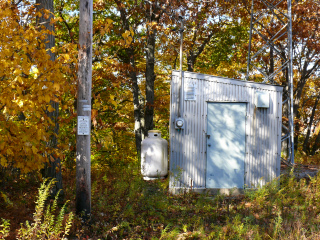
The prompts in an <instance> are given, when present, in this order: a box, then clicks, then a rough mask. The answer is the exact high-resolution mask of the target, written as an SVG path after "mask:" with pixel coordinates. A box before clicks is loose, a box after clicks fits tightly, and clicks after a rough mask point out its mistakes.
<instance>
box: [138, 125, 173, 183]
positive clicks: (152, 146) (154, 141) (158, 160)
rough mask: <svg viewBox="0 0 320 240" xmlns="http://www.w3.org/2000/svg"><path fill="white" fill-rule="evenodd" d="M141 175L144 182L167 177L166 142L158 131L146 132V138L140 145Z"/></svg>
mask: <svg viewBox="0 0 320 240" xmlns="http://www.w3.org/2000/svg"><path fill="white" fill-rule="evenodd" d="M141 173H142V176H143V179H144V180H154V179H157V178H164V177H165V176H167V175H168V142H167V141H166V140H165V139H163V138H161V132H160V131H158V130H150V131H148V137H147V138H146V139H144V140H143V141H142V143H141Z"/></svg>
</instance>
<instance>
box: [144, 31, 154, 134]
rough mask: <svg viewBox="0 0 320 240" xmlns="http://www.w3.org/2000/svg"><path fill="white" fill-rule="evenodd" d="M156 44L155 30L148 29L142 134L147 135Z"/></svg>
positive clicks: (152, 109) (149, 124)
mask: <svg viewBox="0 0 320 240" xmlns="http://www.w3.org/2000/svg"><path fill="white" fill-rule="evenodd" d="M155 45H156V33H155V30H152V29H150V30H149V31H148V38H147V48H146V73H145V74H146V110H145V128H144V134H145V136H147V135H148V131H149V130H152V129H153V127H154V123H153V114H154V81H155V78H156V77H155V74H154V62H155V57H154V52H155Z"/></svg>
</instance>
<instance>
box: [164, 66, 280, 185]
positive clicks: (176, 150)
mask: <svg viewBox="0 0 320 240" xmlns="http://www.w3.org/2000/svg"><path fill="white" fill-rule="evenodd" d="M182 78H183V82H184V84H183V85H184V91H183V96H182V97H183V103H182V104H181V105H180V106H181V107H182V108H181V110H180V113H181V118H183V119H184V129H179V128H176V127H175V121H176V119H177V118H179V116H178V111H179V110H178V108H179V95H180V92H179V91H180V90H179V89H180V72H179V71H173V73H172V82H171V104H170V172H171V176H170V189H171V191H175V190H178V189H181V188H183V189H184V188H192V189H194V190H196V189H206V188H209V187H208V186H209V183H207V182H206V178H207V176H206V175H208V174H209V173H208V172H207V168H209V164H212V163H209V162H208V161H209V160H210V161H211V162H213V164H215V163H214V162H215V161H216V158H215V157H212V156H207V150H208V145H209V146H210V144H209V140H210V139H212V137H211V138H210V136H208V123H210V124H211V122H210V121H213V122H214V124H216V119H218V117H217V116H215V114H212V113H210V114H211V115H210V119H209V118H208V105H209V104H211V103H227V105H226V106H232V103H244V105H245V108H244V109H246V110H245V111H246V112H245V114H244V116H245V117H244V119H245V120H244V126H245V127H244V128H245V130H244V132H245V137H244V138H243V139H245V140H244V141H245V143H242V144H243V145H244V147H243V148H244V151H243V152H244V154H243V156H244V170H241V168H240V171H244V172H243V178H244V187H249V188H254V187H257V186H259V185H264V184H265V183H266V182H268V181H270V180H272V179H274V178H275V177H278V176H279V175H280V155H281V116H282V91H283V89H282V87H281V86H277V85H269V84H262V83H255V82H248V81H241V80H234V79H228V78H222V77H216V76H210V75H204V74H199V73H191V72H182ZM210 106H211V105H210ZM221 106H222V110H223V108H224V105H221ZM221 106H220V107H221ZM218 107H219V106H218ZM230 116H231V115H230ZM235 116H237V114H236V115H235ZM235 118H237V117H235ZM228 121H229V120H228ZM228 121H227V120H226V122H228ZM230 121H231V122H235V123H237V121H238V120H236V119H235V120H232V119H231V120H230ZM222 122H223V120H222ZM210 126H211V125H210ZM226 126H228V125H226ZM219 131H220V135H221V133H223V129H220V130H219ZM235 132H237V131H235ZM211 134H212V133H211ZM214 138H216V139H217V137H216V136H215V137H214ZM210 141H211V140H210ZM217 143H219V142H215V145H217ZM230 143H232V140H231V142H230V141H229V143H228V142H227V145H228V146H229V145H230ZM236 144H237V143H236ZM210 147H212V146H210ZM213 147H215V146H213ZM229 148H230V149H229V150H228V151H229V152H230V150H231V151H233V149H232V146H231V145H230V146H229ZM209 150H211V149H209ZM235 150H236V149H235ZM218 153H219V152H218ZM217 156H218V157H219V158H221V159H220V161H229V159H223V157H224V156H225V155H224V154H218V155H217ZM230 156H231V155H230ZM226 163H227V162H226ZM231 164H232V162H231ZM220 165H221V163H220ZM222 165H225V164H224V163H222ZM233 165H235V163H234V164H233ZM226 166H228V165H226ZM226 166H224V167H226ZM214 168H216V166H215V165H214ZM234 171H236V170H234ZM221 176H222V178H223V176H225V177H228V178H232V177H233V176H232V174H230V173H228V174H227V175H221ZM221 176H220V177H221ZM220 180H221V179H220ZM222 180H223V179H222ZM221 186H224V185H221ZM226 186H227V187H226V188H232V186H231V185H226ZM222 188H224V187H222Z"/></svg>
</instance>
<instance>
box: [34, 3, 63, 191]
mask: <svg viewBox="0 0 320 240" xmlns="http://www.w3.org/2000/svg"><path fill="white" fill-rule="evenodd" d="M36 8H37V11H39V12H40V13H43V11H44V10H48V11H50V14H49V18H48V19H46V18H45V17H43V16H41V17H39V18H38V19H37V22H38V24H41V25H42V26H44V27H45V28H46V29H48V30H50V31H51V32H54V25H53V24H52V23H51V20H52V18H53V17H54V15H53V12H54V8H53V0H36ZM44 41H45V42H46V43H45V44H46V49H51V48H52V47H54V46H55V37H54V35H53V34H48V35H47V39H45V40H44ZM48 52H49V54H50V60H51V61H54V60H55V54H54V53H53V52H51V51H48ZM50 103H51V106H52V108H53V109H54V110H53V111H52V112H49V111H46V114H47V116H48V117H50V119H51V121H52V122H53V123H54V127H53V129H50V130H52V131H53V133H54V134H52V135H51V136H50V140H49V142H48V143H47V144H48V146H49V147H50V148H57V145H58V140H57V137H56V136H57V135H58V133H59V123H58V116H59V103H57V102H54V101H50ZM48 159H49V162H48V163H46V164H45V167H44V169H43V171H42V173H43V177H44V178H52V179H53V178H54V179H56V183H55V185H54V186H53V188H52V189H51V197H54V196H55V195H56V194H57V193H58V191H59V190H61V191H62V174H61V161H60V158H58V157H56V156H55V155H53V154H51V155H50V156H48ZM60 196H63V193H62V192H61V193H60Z"/></svg>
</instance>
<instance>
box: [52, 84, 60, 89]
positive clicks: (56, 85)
mask: <svg viewBox="0 0 320 240" xmlns="http://www.w3.org/2000/svg"><path fill="white" fill-rule="evenodd" d="M53 88H54V90H56V91H59V89H60V84H58V83H54V84H53Z"/></svg>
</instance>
